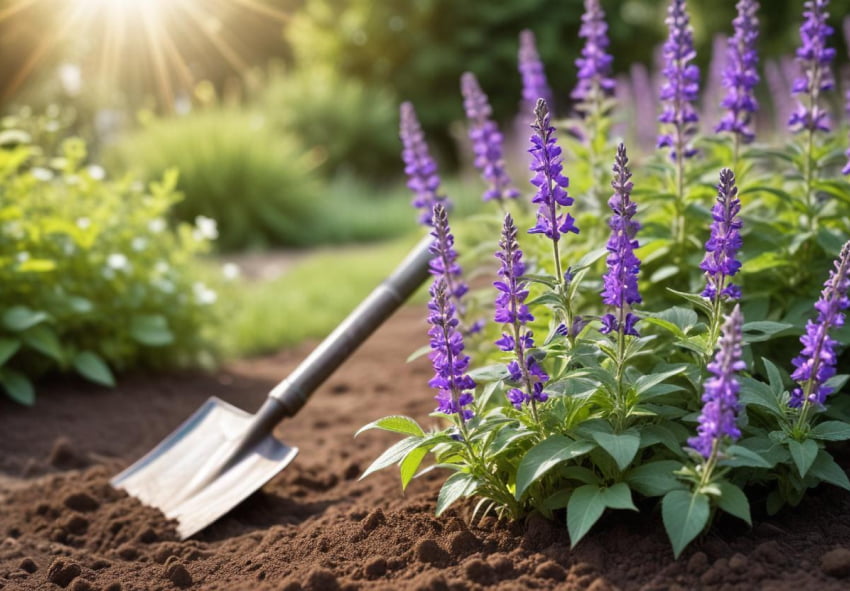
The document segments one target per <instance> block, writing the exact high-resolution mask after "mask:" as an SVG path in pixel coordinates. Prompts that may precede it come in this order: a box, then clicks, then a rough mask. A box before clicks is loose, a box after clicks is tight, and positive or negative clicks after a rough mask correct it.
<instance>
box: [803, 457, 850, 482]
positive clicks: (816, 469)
mask: <svg viewBox="0 0 850 591" xmlns="http://www.w3.org/2000/svg"><path fill="white" fill-rule="evenodd" d="M809 477H814V478H817V479H819V480H822V481H823V482H828V483H829V484H833V485H835V486H838V487H841V488H843V489H845V490H850V480H848V478H847V473H846V472H845V471H844V470H843V469H842V468H841V466H839V465H838V464H837V463H836V462H835V460H834V459H832V456H831V455H830V454H829V452H827V451H826V450H824V449H822V450H820V453H818V456H817V457H816V458H815V461H814V462H813V463H812V466H811V468H809Z"/></svg>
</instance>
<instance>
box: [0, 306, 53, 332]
mask: <svg viewBox="0 0 850 591" xmlns="http://www.w3.org/2000/svg"><path fill="white" fill-rule="evenodd" d="M47 319H48V316H47V314H46V313H44V312H36V311H35V310H31V309H30V308H27V307H26V306H12V307H11V308H9V309H8V310H6V312H5V313H4V314H3V326H5V327H6V328H8V329H9V330H11V331H12V332H21V331H24V330H26V329H28V328H32V327H33V326H35V325H36V324H41V323H42V322H44V321H45V320H47Z"/></svg>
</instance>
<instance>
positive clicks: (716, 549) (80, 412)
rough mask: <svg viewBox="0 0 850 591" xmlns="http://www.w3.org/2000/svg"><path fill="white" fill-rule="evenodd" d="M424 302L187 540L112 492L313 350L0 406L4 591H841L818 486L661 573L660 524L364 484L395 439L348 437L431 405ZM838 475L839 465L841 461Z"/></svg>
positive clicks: (51, 388)
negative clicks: (476, 515) (517, 514)
mask: <svg viewBox="0 0 850 591" xmlns="http://www.w3.org/2000/svg"><path fill="white" fill-rule="evenodd" d="M422 318H423V313H422V310H421V309H405V310H402V311H401V312H400V313H399V314H397V315H396V316H395V317H394V318H393V319H392V320H391V321H390V322H389V323H388V324H387V325H386V326H384V327H383V328H381V329H380V330H379V332H378V333H377V334H376V335H375V336H374V337H373V338H372V339H371V340H370V341H369V342H368V343H367V344H366V345H364V347H363V348H362V349H361V350H360V351H359V352H358V353H357V354H356V355H355V356H354V357H353V358H352V359H351V360H349V361H348V362H347V363H346V364H345V365H344V366H343V368H341V369H340V370H339V371H338V372H337V374H335V375H334V376H333V377H332V378H331V379H330V380H329V381H328V383H326V384H325V385H324V386H323V387H322V388H321V389H320V391H319V392H317V394H316V395H315V396H314V397H313V399H312V400H311V401H310V403H309V404H308V405H307V406H306V407H305V408H304V410H303V411H302V413H301V414H300V415H299V416H298V417H296V418H295V419H293V420H290V421H288V422H285V423H283V424H282V425H281V426H280V427H279V428H278V431H277V435H278V436H280V437H281V438H282V439H284V440H285V441H287V442H288V443H290V444H292V445H296V446H298V447H300V448H301V453H300V454H299V456H298V457H297V458H296V460H295V461H294V462H293V463H292V464H291V465H290V466H289V467H288V468H287V469H286V470H285V471H284V472H282V473H281V474H280V475H279V476H278V477H276V478H275V479H274V480H272V481H271V482H270V483H269V484H268V485H266V486H265V487H264V488H263V489H262V491H261V492H258V493H256V494H255V495H253V496H252V497H250V498H249V499H248V500H247V501H246V502H244V503H243V504H242V505H240V506H239V507H238V508H237V509H236V510H234V511H233V512H231V513H230V514H229V515H227V516H225V517H224V518H222V519H221V520H220V521H218V522H217V523H216V524H215V525H213V526H212V527H210V528H208V529H206V530H205V531H204V532H202V533H201V534H199V535H198V536H196V537H195V538H194V539H191V540H189V541H186V542H179V541H177V536H176V533H175V531H174V528H173V524H172V523H170V522H168V521H167V520H165V518H164V517H163V516H162V514H160V513H159V512H158V511H157V510H155V509H151V508H148V507H145V506H142V505H141V504H140V503H139V502H138V501H136V500H135V499H133V498H130V497H128V496H127V495H126V494H124V493H123V492H118V491H115V490H113V489H112V488H111V487H110V486H109V484H108V480H109V478H110V476H112V475H113V474H115V473H116V472H117V471H119V470H120V469H121V468H123V467H124V466H126V465H127V464H128V463H130V462H131V461H133V460H135V459H136V458H138V457H139V456H140V455H141V454H142V453H144V452H145V451H147V450H148V449H150V448H151V447H152V446H153V445H154V444H155V443H156V442H158V441H159V440H160V438H162V437H163V436H164V435H166V434H167V433H169V432H170V431H171V430H172V429H173V428H174V427H175V426H176V425H177V424H178V423H179V422H181V421H182V419H184V418H185V417H186V416H187V415H189V414H190V413H191V412H192V411H193V410H194V409H195V408H196V407H197V406H198V405H200V403H201V402H202V401H203V400H205V399H206V397H207V396H210V395H216V396H219V397H221V398H223V399H225V400H227V401H229V402H232V403H234V404H236V405H238V406H240V407H242V408H245V409H250V410H252V411H253V410H254V409H256V408H257V407H258V406H259V404H260V402H261V401H262V399H263V398H264V396H265V394H266V392H267V391H268V389H269V388H270V387H271V386H272V385H273V384H274V383H276V382H277V381H278V380H279V379H280V378H281V377H283V376H284V375H286V372H287V371H288V370H290V369H291V368H292V367H294V366H295V364H296V363H297V362H298V361H299V360H300V359H301V358H303V356H304V355H306V353H307V352H308V351H309V349H310V347H309V346H303V347H301V348H299V349H297V350H291V351H284V352H282V353H280V354H278V355H275V356H273V357H267V358H262V359H256V360H250V361H243V362H239V363H235V364H233V365H231V366H229V367H227V368H226V369H225V370H223V371H221V372H220V373H217V374H215V375H203V374H185V373H183V374H176V375H168V376H144V375H138V376H133V377H130V378H128V379H126V380H124V381H123V382H122V384H121V386H120V387H119V388H117V389H116V390H114V391H111V390H103V389H98V388H94V387H92V386H90V385H88V384H84V383H81V382H74V381H70V382H54V383H48V384H45V385H43V386H42V387H41V388H40V393H39V401H38V404H37V405H36V407H35V408H34V409H23V408H20V407H16V406H14V405H13V404H11V403H9V402H7V401H0V589H3V590H4V591H11V590H13V589H21V590H35V589H38V590H44V589H58V588H66V589H71V590H73V591H90V590H96V589H97V590H102V591H119V590H120V591H130V590H137V589H138V590H142V589H154V590H155V589H161V590H172V589H179V588H191V589H220V590H225V589H226V590H240V589H250V590H252V591H262V590H267V589H268V590H272V589H273V590H287V591H298V590H302V589H303V590H334V589H346V590H355V589H387V590H390V589H393V590H395V589H399V590H412V589H422V590H433V591H439V590H446V589H451V590H462V589H470V590H475V589H485V588H487V589H491V588H492V589H594V590H596V591H601V590H605V589H639V588H640V589H658V590H661V589H694V588H702V589H741V590H744V589H747V590H749V589H754V588H759V589H794V590H795V591H800V590H803V589H814V588H816V589H819V590H824V591H825V590H829V589H847V588H848V587H850V578H844V577H850V494H847V493H844V492H842V491H839V490H837V489H834V488H831V487H824V488H823V489H822V490H819V491H816V492H814V493H813V494H811V496H809V497H808V498H807V500H806V502H805V504H804V505H803V506H801V507H799V508H797V509H795V510H788V511H785V512H784V513H782V514H780V515H779V516H777V517H774V518H770V519H767V518H764V517H761V518H758V517H757V519H756V522H755V525H754V527H753V528H752V529H749V528H746V527H744V526H741V525H739V524H738V523H736V522H734V520H729V521H723V520H722V521H720V522H719V523H718V525H717V527H716V528H715V529H714V530H713V531H712V532H711V533H710V534H708V535H707V536H705V537H704V538H703V539H702V540H700V541H699V542H698V543H696V544H694V545H693V546H692V547H691V548H690V549H689V550H688V551H686V552H685V554H684V555H683V556H682V557H681V558H680V559H679V560H675V561H674V560H673V557H672V555H671V552H670V550H669V546H668V544H667V541H666V539H665V537H664V534H663V531H662V527H661V521H660V516H659V515H658V512H657V511H655V513H653V512H652V511H651V510H650V511H647V512H646V515H635V514H634V513H632V512H625V511H623V512H618V513H616V514H612V515H610V516H608V517H606V518H605V519H604V520H603V522H602V523H601V527H599V528H598V529H596V530H595V531H594V532H593V533H591V534H590V535H589V536H588V538H586V539H585V540H584V541H582V543H581V544H579V545H578V546H577V547H576V548H575V549H574V550H571V549H570V547H569V540H568V538H567V536H566V533H565V528H564V526H563V524H562V523H550V522H547V521H544V520H542V519H539V518H536V517H532V518H529V519H528V520H526V521H524V522H521V523H499V522H496V521H495V520H494V519H492V518H487V519H485V521H484V522H483V523H482V524H481V525H478V524H476V525H475V526H474V527H473V526H470V525H468V524H467V522H466V518H467V517H468V516H469V513H470V510H471V506H469V505H466V506H460V507H459V508H458V510H456V511H455V512H449V514H448V515H446V516H443V517H441V518H439V519H437V518H434V517H433V507H434V499H435V497H436V492H437V490H438V488H439V484H440V478H441V475H440V474H438V473H431V474H429V475H428V476H426V477H424V478H423V479H420V480H418V481H415V482H414V483H413V484H412V485H411V486H410V488H409V489H408V491H407V493H406V494H402V493H401V491H400V487H399V483H398V477H397V474H396V473H394V472H391V471H385V472H381V473H378V474H375V475H373V476H370V477H368V478H366V479H365V480H363V481H359V480H358V477H359V475H360V474H361V472H362V470H363V469H364V468H365V467H366V466H367V465H368V464H369V463H370V462H371V460H372V459H374V458H375V457H377V455H379V454H380V453H381V451H383V449H385V448H386V447H387V446H388V444H389V443H391V442H392V441H393V440H394V438H393V436H392V435H390V434H382V433H377V432H374V433H367V434H365V435H362V436H361V437H359V438H357V439H356V440H355V439H352V434H353V433H354V431H356V430H357V428H358V427H360V426H361V425H363V424H365V423H367V422H369V421H371V420H374V419H375V418H377V417H379V416H383V415H385V414H391V413H404V414H409V415H411V416H414V417H416V418H417V419H419V420H420V421H421V422H425V423H426V424H427V423H428V422H429V421H430V420H431V419H428V418H427V414H428V412H429V411H430V410H431V409H432V407H433V401H432V400H431V394H430V393H429V391H428V390H427V387H426V386H425V382H426V381H427V379H428V377H429V368H428V365H427V360H424V359H422V360H419V361H417V362H415V363H412V364H405V363H404V359H405V357H406V356H407V354H408V353H409V352H410V351H412V350H413V349H415V348H416V347H418V346H419V345H420V344H422V343H424V342H425V336H424V333H425V326H424V323H423V320H422ZM848 464H850V462H848V461H846V459H845V462H844V465H848Z"/></svg>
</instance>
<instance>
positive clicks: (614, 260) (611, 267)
mask: <svg viewBox="0 0 850 591" xmlns="http://www.w3.org/2000/svg"><path fill="white" fill-rule="evenodd" d="M613 170H614V180H613V181H612V182H611V186H612V187H613V188H614V194H613V195H612V196H611V199H609V200H608V206H609V207H610V208H611V210H612V211H613V212H614V215H612V216H611V220H610V221H609V222H608V226H609V227H610V228H611V237H610V238H609V239H608V245H607V247H606V248H607V249H608V252H609V254H608V259H607V263H608V269H607V270H606V271H605V275H604V276H603V278H602V281H603V289H602V301H603V302H604V303H605V304H606V305H608V306H612V307H614V309H615V312H616V313H608V314H606V315H605V316H603V317H602V329H601V332H602V333H609V332H622V333H623V334H624V335H632V336H638V332H637V330H635V328H634V326H635V323H636V322H637V316H635V315H634V314H632V313H631V312H630V311H629V307H630V306H631V305H632V304H638V303H640V302H641V301H642V299H641V297H640V293H639V292H638V280H637V277H638V272H639V271H640V260H639V259H638V258H637V256H635V252H634V251H635V249H636V248H637V247H638V242H637V240H635V236H636V235H637V231H638V230H639V229H640V224H639V223H637V222H636V221H634V220H633V219H632V218H633V217H634V215H635V212H636V211H637V205H635V203H634V202H633V201H632V200H631V199H630V197H631V192H632V188H633V187H634V185H633V184H632V182H631V181H630V180H629V179H630V178H631V177H632V173H631V171H630V170H629V157H628V155H627V154H626V147H625V146H624V145H623V144H620V145H619V146H618V147H617V156H616V158H615V160H614V169H613Z"/></svg>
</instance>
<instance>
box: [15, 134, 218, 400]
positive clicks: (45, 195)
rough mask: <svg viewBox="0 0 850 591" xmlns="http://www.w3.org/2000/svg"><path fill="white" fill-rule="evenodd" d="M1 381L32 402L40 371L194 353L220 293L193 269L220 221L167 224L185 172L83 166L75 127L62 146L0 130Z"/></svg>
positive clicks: (102, 375)
mask: <svg viewBox="0 0 850 591" xmlns="http://www.w3.org/2000/svg"><path fill="white" fill-rule="evenodd" d="M0 136H2V138H3V140H4V141H3V142H2V143H3V144H4V147H3V149H2V150H0V283H2V285H3V289H2V290H0V385H2V389H3V390H4V391H5V393H6V394H8V395H9V396H11V397H12V398H13V399H15V400H16V401H18V402H20V403H22V404H32V402H33V400H34V396H35V391H34V387H33V380H34V378H36V377H38V376H39V375H41V374H43V373H45V372H50V371H75V372H76V373H78V374H80V375H82V376H84V377H85V378H87V379H89V380H91V381H94V382H96V383H99V384H103V385H107V386H109V385H113V384H114V380H115V378H114V373H113V372H114V371H115V370H126V369H129V368H131V367H138V366H171V365H180V364H184V365H185V364H197V363H198V362H200V361H202V360H203V359H205V358H207V357H208V356H209V354H208V353H207V351H208V349H209V346H208V343H207V342H206V340H205V337H204V332H205V327H206V326H207V325H208V324H209V323H210V322H211V320H212V319H213V312H212V306H211V304H213V303H214V302H215V299H216V293H215V291H213V290H212V289H211V288H210V287H209V286H207V285H205V284H204V283H201V282H199V281H198V280H197V279H196V278H195V277H194V276H193V275H192V274H191V273H189V272H187V267H188V266H189V263H190V261H191V260H192V259H193V258H194V257H195V256H196V255H197V254H199V253H202V252H205V251H206V250H207V249H208V247H209V242H210V239H212V238H214V237H215V236H214V234H215V224H214V222H212V220H209V219H206V218H198V219H197V220H196V223H195V224H185V223H181V224H179V225H177V226H176V227H174V228H171V227H169V225H168V223H167V221H166V220H167V217H168V216H169V212H170V210H171V208H172V207H173V206H174V205H175V204H176V203H177V202H178V201H179V198H180V197H179V194H178V193H177V192H176V191H175V186H176V183H177V174H176V173H175V172H174V171H170V172H168V173H166V174H165V175H164V177H163V178H162V180H160V181H154V182H152V183H151V184H150V185H149V187H147V188H146V187H144V186H143V185H142V184H141V183H139V182H137V181H135V180H134V179H132V178H130V177H126V178H122V179H109V178H107V177H106V172H105V171H104V170H103V168H101V167H98V166H87V165H86V147H85V145H84V143H83V142H82V141H81V140H79V139H77V138H68V139H65V140H64V141H63V142H62V143H61V148H60V151H59V153H58V154H55V155H54V154H51V153H49V152H48V153H45V152H44V151H43V150H42V149H41V148H40V147H39V146H37V145H34V144H32V143H30V141H29V136H28V134H27V133H26V132H24V131H21V130H17V129H8V130H5V131H3V132H2V133H0Z"/></svg>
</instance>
